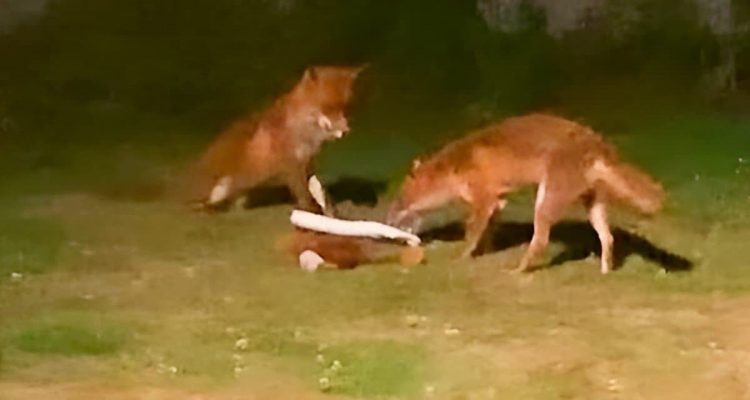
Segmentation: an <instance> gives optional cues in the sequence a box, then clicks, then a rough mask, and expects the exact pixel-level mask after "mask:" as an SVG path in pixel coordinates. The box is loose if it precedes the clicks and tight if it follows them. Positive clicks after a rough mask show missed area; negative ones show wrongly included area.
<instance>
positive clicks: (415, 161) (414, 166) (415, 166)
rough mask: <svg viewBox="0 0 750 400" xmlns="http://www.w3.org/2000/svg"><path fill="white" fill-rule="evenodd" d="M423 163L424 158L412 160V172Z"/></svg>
mask: <svg viewBox="0 0 750 400" xmlns="http://www.w3.org/2000/svg"><path fill="white" fill-rule="evenodd" d="M420 165H422V160H420V159H418V158H415V159H414V161H412V162H411V170H412V172H414V171H416V170H417V168H419V166H420Z"/></svg>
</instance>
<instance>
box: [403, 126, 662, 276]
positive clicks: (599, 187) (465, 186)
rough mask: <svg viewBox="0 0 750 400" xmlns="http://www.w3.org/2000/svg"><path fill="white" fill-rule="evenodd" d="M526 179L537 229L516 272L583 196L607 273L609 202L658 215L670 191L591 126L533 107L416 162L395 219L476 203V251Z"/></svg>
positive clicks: (469, 232)
mask: <svg viewBox="0 0 750 400" xmlns="http://www.w3.org/2000/svg"><path fill="white" fill-rule="evenodd" d="M525 185H537V193H536V204H535V208H534V236H533V238H532V240H531V244H530V245H529V247H528V249H527V250H526V253H525V254H524V256H523V258H522V259H521V262H520V264H519V265H518V268H517V271H525V270H527V269H528V268H529V266H530V265H532V263H533V261H534V259H535V258H536V257H537V256H538V255H539V254H540V253H541V252H542V251H543V250H544V249H545V248H546V246H547V243H548V241H549V233H550V228H551V227H552V225H553V224H554V223H555V222H556V221H557V220H558V219H559V218H560V217H561V216H562V214H563V212H564V211H565V209H566V208H567V207H568V206H570V205H571V204H572V203H574V202H578V201H580V202H582V203H583V205H584V206H585V207H586V209H587V210H588V217H589V221H590V223H591V225H592V226H593V227H594V229H595V230H596V232H597V234H598V236H599V240H600V242H601V246H602V258H601V272H602V273H604V274H606V273H608V272H609V271H610V269H611V267H612V244H613V243H612V242H613V239H612V234H611V232H610V229H609V225H608V223H607V206H608V204H609V203H610V202H611V201H612V200H619V201H620V202H622V203H624V204H627V205H629V206H631V207H633V208H635V209H636V210H638V211H640V212H642V213H644V214H654V213H656V212H658V211H659V210H660V208H661V205H662V202H663V199H664V197H665V194H664V191H663V189H662V187H661V185H660V184H659V183H657V182H656V181H654V180H653V179H652V178H650V177H649V176H648V175H646V174H645V173H643V172H641V171H639V170H638V169H636V168H635V167H633V166H631V165H628V164H626V163H624V162H622V161H620V160H619V159H618V156H617V154H616V151H615V149H614V148H613V147H612V146H610V145H609V144H607V143H605V142H604V140H603V139H602V137H601V136H599V135H598V134H596V133H594V132H593V131H592V129H591V128H589V127H587V126H583V125H580V124H578V123H576V122H573V121H569V120H566V119H563V118H560V117H556V116H551V115H545V114H531V115H526V116H521V117H514V118H509V119H506V120H504V121H502V122H500V123H496V124H493V125H490V126H488V127H486V128H484V129H481V130H479V131H477V132H475V133H473V134H471V135H469V136H467V137H465V138H463V139H460V140H457V141H455V142H453V143H450V144H448V145H447V146H445V147H444V148H443V149H442V150H440V151H438V152H437V153H436V154H434V155H433V156H431V157H430V158H428V159H427V160H426V161H424V162H421V163H420V162H415V166H414V168H413V170H412V172H411V174H410V176H408V177H407V178H406V180H405V182H404V184H403V187H402V189H401V193H400V195H399V198H398V199H397V200H396V201H395V203H394V204H393V205H392V207H391V210H390V211H389V216H388V222H389V223H390V224H394V225H400V226H402V227H403V226H405V225H409V223H410V222H411V223H412V225H414V224H416V223H418V222H419V218H418V214H419V213H422V212H425V211H429V210H432V209H435V208H438V207H441V206H443V205H445V204H447V203H449V202H450V201H453V200H460V201H462V202H464V203H466V204H467V205H468V206H469V208H470V212H469V215H468V217H467V219H466V222H465V223H466V233H465V235H466V236H465V239H466V249H465V251H464V253H463V256H464V257H469V256H471V255H472V253H473V252H474V250H475V249H476V247H477V245H478V243H479V241H480V239H481V237H482V235H483V232H484V231H485V229H486V228H487V225H488V223H489V220H490V219H491V217H492V216H493V214H494V213H495V212H496V211H498V210H502V208H503V207H504V206H505V203H506V200H505V196H506V195H507V194H509V193H511V192H513V191H515V190H517V189H518V188H519V187H522V186H525ZM412 228H414V226H412Z"/></svg>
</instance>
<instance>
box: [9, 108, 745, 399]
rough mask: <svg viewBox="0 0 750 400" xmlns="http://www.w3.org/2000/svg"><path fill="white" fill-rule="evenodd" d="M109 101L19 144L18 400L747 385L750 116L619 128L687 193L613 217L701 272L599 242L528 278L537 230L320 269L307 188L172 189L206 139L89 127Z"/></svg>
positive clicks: (594, 392)
mask: <svg viewBox="0 0 750 400" xmlns="http://www.w3.org/2000/svg"><path fill="white" fill-rule="evenodd" d="M100 118H102V119H103V120H102V121H99V122H97V123H96V124H94V123H90V124H92V125H96V126H95V127H88V128H80V129H82V131H77V132H74V133H72V136H74V137H75V136H79V137H80V138H81V139H80V140H78V139H77V140H76V143H77V144H76V145H75V146H74V147H71V148H70V149H68V148H65V149H56V148H54V147H53V146H43V145H40V144H39V143H34V144H24V143H23V142H21V141H19V142H18V143H15V144H14V146H13V147H12V151H8V152H7V153H6V154H8V157H4V158H3V162H2V168H3V170H4V171H6V172H7V171H13V173H12V174H6V176H7V177H8V180H7V182H6V183H5V184H4V187H3V188H2V189H0V204H2V205H3V207H2V210H0V221H2V224H3V228H4V229H3V232H1V233H0V272H1V273H2V277H1V278H0V321H2V325H0V354H2V361H0V362H1V364H0V368H2V376H0V390H5V391H6V392H7V393H10V396H11V397H10V398H19V396H20V398H23V397H22V396H23V392H18V393H21V394H19V395H17V396H15V397H12V396H13V393H14V392H13V391H14V390H20V389H18V388H19V386H20V387H21V388H24V387H32V386H37V387H42V388H47V389H45V390H49V392H47V393H55V391H56V390H63V389H59V387H60V386H56V385H66V384H68V385H70V384H72V383H73V384H77V385H82V389H81V390H84V392H82V393H84V394H85V393H88V392H85V391H86V390H89V389H87V388H89V386H87V385H92V386H91V389H90V390H94V391H96V390H104V389H102V387H105V388H106V390H110V391H112V394H113V397H115V396H116V395H117V394H118V393H121V391H122V390H126V389H128V390H131V389H132V390H136V391H137V390H141V389H142V390H149V389H147V388H149V387H158V388H161V390H164V391H166V393H167V394H168V393H173V394H174V396H177V397H180V393H182V392H181V391H193V392H200V393H205V394H206V395H210V396H214V397H216V398H219V399H223V398H225V397H226V398H231V397H232V396H233V395H235V394H236V393H238V392H239V393H243V395H247V394H248V393H250V394H256V395H258V397H268V396H271V395H272V394H273V395H275V396H282V397H285V398H317V397H318V396H323V397H326V396H331V397H333V396H339V397H342V398H404V399H410V398H414V399H416V398H423V397H427V396H432V397H434V398H461V397H471V398H492V396H495V398H519V399H562V398H592V399H593V398H605V397H606V396H608V395H610V394H612V393H615V394H620V395H621V396H622V397H624V398H637V397H641V398H664V397H665V396H668V395H669V394H670V393H678V394H682V395H683V398H691V397H690V396H691V395H692V396H694V398H705V397H706V396H713V397H716V398H733V397H732V396H734V395H735V394H736V393H738V392H737V391H738V390H739V389H736V387H738V385H740V384H742V383H746V382H744V381H742V379H744V378H742V377H743V376H744V375H741V373H742V371H746V370H745V369H743V368H745V367H744V366H743V364H742V363H741V360H742V359H741V355H742V354H744V353H743V352H744V351H747V350H748V349H747V348H746V346H745V345H743V343H746V342H744V341H743V339H742V338H746V337H747V335H748V334H750V332H748V331H747V327H746V325H744V324H743V322H742V319H741V318H739V317H738V316H742V315H745V314H744V312H745V311H746V307H747V304H748V303H747V302H748V301H750V300H748V299H749V296H750V274H748V273H747V271H748V266H749V265H748V264H749V262H748V260H750V251H748V248H747V245H746V244H747V243H748V240H750V219H749V218H750V216H748V209H750V207H748V201H749V200H748V197H747V196H748V191H749V190H750V187H749V186H748V185H747V182H748V180H747V179H748V175H747V172H745V170H744V169H742V168H744V167H741V168H740V171H739V173H737V172H736V171H735V169H734V168H736V167H737V165H736V163H737V158H738V157H745V156H744V155H742V152H743V151H747V149H749V148H750V147H746V145H747V144H748V142H747V135H745V134H744V132H747V131H748V130H750V121H747V120H745V119H733V118H728V117H722V116H718V115H694V116H690V117H684V118H681V119H673V120H669V121H666V122H665V121H655V120H644V121H642V122H641V123H640V125H638V126H636V125H635V124H634V125H633V126H631V127H630V128H629V129H627V130H624V131H622V132H614V133H613V134H612V135H610V137H611V139H612V141H614V142H615V143H616V144H617V145H618V146H619V147H620V148H621V149H622V153H623V156H624V157H625V158H627V159H630V160H633V161H634V162H636V163H638V164H639V165H641V166H642V167H643V168H644V169H646V170H648V171H650V172H652V173H653V174H654V175H656V176H657V177H659V178H660V179H662V180H664V182H665V184H666V186H667V189H668V191H669V192H670V200H669V204H668V207H667V209H666V210H665V212H664V213H663V215H660V216H659V217H657V218H655V219H653V220H649V221H645V222H639V221H641V220H640V219H638V218H637V217H634V216H631V215H629V214H626V213H620V212H617V213H616V215H615V216H614V221H613V222H614V223H615V224H616V225H618V226H621V227H623V229H625V230H626V231H630V230H633V229H634V228H633V226H635V225H638V228H637V229H638V231H639V232H640V236H641V237H642V238H643V240H644V241H646V242H647V243H650V246H653V247H655V248H658V249H660V250H663V251H664V252H667V253H669V254H672V255H673V256H680V257H684V258H686V259H688V260H690V261H691V262H692V263H693V269H692V270H690V271H685V272H672V273H663V272H662V269H661V266H660V265H659V264H658V263H657V262H654V261H653V260H650V259H649V258H648V256H649V254H648V253H647V252H646V253H639V252H643V251H644V250H643V249H644V247H643V245H642V244H641V245H640V246H641V247H639V245H638V244H637V243H636V242H631V243H628V242H627V241H621V242H619V243H616V244H615V246H620V248H624V250H626V253H627V256H626V257H625V258H624V262H623V265H622V268H620V269H619V270H617V271H615V272H614V273H612V274H610V275H609V276H601V275H600V274H599V273H598V266H597V260H596V259H595V258H593V259H591V258H589V259H587V258H583V259H573V260H568V261H565V262H563V263H561V264H560V265H555V266H553V267H552V268H548V269H543V270H540V271H537V272H535V273H534V274H533V275H521V276H516V275H511V274H509V273H507V270H508V269H510V268H512V267H513V266H515V264H516V263H517V261H518V257H519V256H520V254H521V251H522V249H521V248H520V247H518V246H511V247H510V248H508V249H503V250H498V251H492V252H490V253H488V254H486V255H484V256H482V257H479V258H476V259H474V260H473V261H471V262H465V261H460V260H456V259H455V256H456V255H457V254H458V252H459V251H460V243H454V242H434V243H432V244H430V245H429V247H428V254H427V255H428V262H427V264H426V265H423V266H419V267H416V268H412V269H403V268H401V267H400V266H398V265H394V264H384V265H372V266H362V267H361V268H358V269H355V270H353V271H341V272H321V273H315V274H309V273H303V272H302V271H300V270H299V268H297V267H296V266H295V260H294V259H293V258H292V257H289V256H287V255H286V254H283V253H280V252H278V251H277V250H276V247H275V246H276V242H277V240H278V238H279V237H280V236H281V235H283V234H285V233H287V232H289V231H290V227H289V225H288V222H287V218H288V212H289V211H290V209H291V208H290V207H289V206H288V205H280V206H272V207H264V208H258V209H253V210H246V211H233V212H230V213H226V214H220V215H199V214H195V213H192V212H190V211H188V210H187V209H185V208H184V207H182V206H181V205H179V204H175V203H174V202H172V200H170V199H168V198H163V197H160V195H159V194H160V191H159V190H158V189H159V187H160V185H161V182H162V180H163V179H164V177H165V176H171V174H173V172H174V171H176V170H178V168H179V166H180V165H182V163H183V162H184V161H185V159H186V158H188V156H189V155H191V154H192V152H194V151H198V149H199V148H200V146H201V143H200V140H198V139H192V141H190V140H186V141H184V142H181V143H180V144H179V146H178V147H179V148H178V149H177V150H175V151H174V152H173V153H172V154H170V153H169V152H165V151H162V150H160V149H162V148H163V146H164V143H165V142H169V141H174V142H179V140H177V139H174V138H176V137H179V135H180V132H181V131H182V132H189V130H187V128H180V126H179V124H173V123H171V122H168V121H166V122H165V121H162V122H158V123H157V122H153V118H154V117H152V116H143V117H141V118H143V119H142V120H138V118H139V117H138V116H137V114H131V113H129V114H128V118H131V119H135V120H134V121H133V122H132V125H131V126H130V127H129V126H127V125H125V126H123V125H122V124H120V125H119V126H117V127H116V128H113V130H112V135H113V136H112V137H113V138H118V140H120V139H121V140H122V142H123V143H127V145H125V144H122V145H111V144H108V143H107V141H105V140H103V139H102V140H101V141H98V140H97V141H86V140H84V139H83V138H85V137H87V136H88V135H89V134H91V132H93V131H96V130H99V129H103V128H104V127H106V126H108V125H109V122H111V123H113V121H119V120H120V117H116V115H110V116H109V117H103V116H100ZM108 118H109V119H108ZM107 121H109V122H107ZM113 125H114V123H113ZM131 129H137V130H138V132H135V131H132V130H131ZM404 129H406V128H404ZM415 129H416V128H415ZM426 130H427V129H425V131H426ZM161 132H167V133H164V134H163V135H164V136H162V133H161ZM717 132H722V134H724V135H726V139H725V140H715V138H717ZM408 133H409V132H408V131H404V132H399V135H401V134H403V135H404V137H413V136H411V135H408ZM415 135H416V134H415ZM417 136H418V135H417ZM414 137H415V136H414ZM173 139H174V140H173ZM350 139H351V140H352V141H351V142H346V143H345V142H342V143H341V145H342V146H347V148H346V152H347V153H353V154H356V153H357V152H358V151H359V146H365V147H367V151H368V152H372V153H373V154H374V153H375V147H377V146H375V145H374V144H373V143H371V142H370V140H369V138H362V139H357V140H354V139H355V136H354V135H353V136H351V137H350V138H348V139H346V140H350ZM336 146H338V145H336ZM422 147H430V145H429V144H427V143H417V142H416V141H415V143H413V147H412V148H410V149H407V150H404V155H402V156H403V157H407V154H406V153H409V152H417V151H419V149H420V148H422ZM68 150H70V152H69V151H68ZM334 150H336V151H334ZM337 151H338V150H337V149H334V148H333V145H331V148H330V153H328V155H327V157H329V158H327V159H326V160H325V162H324V163H323V164H322V165H321V167H320V168H321V173H322V174H325V175H327V176H328V177H329V178H330V177H335V176H337V175H340V174H341V171H347V165H349V163H351V162H352V156H347V157H342V158H338V157H337V156H336V154H337ZM365 153H367V152H365ZM136 155H137V156H136ZM372 158H373V159H375V160H376V162H380V164H377V163H376V164H375V165H372V166H366V167H361V171H362V174H363V175H368V174H372V176H373V177H376V178H380V177H384V176H385V177H394V178H397V177H398V175H399V173H398V170H399V169H400V168H401V166H400V165H397V164H395V165H394V164H391V163H390V162H389V161H388V160H386V159H384V158H383V157H375V156H374V155H373V156H372ZM45 160H48V161H45ZM381 160H382V162H381ZM92 166H97V167H96V168H93V167H92ZM368 171H369V172H368ZM695 173H699V174H700V176H701V178H700V180H698V181H696V180H695V178H694V174H695ZM144 188H145V189H144ZM143 190H145V191H146V193H147V195H145V194H143V193H144V192H143ZM717 196H718V197H717ZM530 201H531V198H530V196H527V195H521V196H518V197H517V198H514V202H513V204H511V205H510V206H509V207H508V210H507V212H506V213H504V215H503V218H502V221H504V222H508V223H509V224H508V225H502V226H501V225H498V226H497V227H496V229H495V231H496V234H498V235H500V234H503V232H501V230H502V229H508V231H506V232H505V234H507V235H511V236H514V235H515V236H523V235H526V233H523V232H524V229H526V228H524V226H527V227H528V225H527V224H528V223H529V222H530V220H529V215H530V211H531V204H530ZM438 219H439V218H438ZM498 222H499V221H498ZM524 224H526V225H524ZM6 227H7V228H6ZM527 233H528V232H527ZM514 239H518V242H519V243H520V242H521V241H522V240H525V239H528V238H525V237H518V238H515V237H514ZM633 240H634V239H633ZM552 241H553V244H552V246H551V247H550V254H549V257H548V259H550V260H551V259H554V258H555V255H557V254H559V253H561V252H565V251H566V249H574V250H576V254H578V253H580V255H582V256H583V257H585V255H586V254H588V252H589V251H593V250H596V241H595V237H594V236H592V235H591V232H590V231H589V230H588V228H587V227H586V226H585V225H575V224H569V225H567V226H563V227H562V229H559V230H556V231H553V235H552ZM634 243H635V244H634ZM19 254H22V255H23V256H22V257H19ZM11 272H17V273H20V274H21V275H20V277H19V276H16V277H14V278H12V277H11V276H10V274H11ZM415 318H416V321H417V322H416V323H414V321H415ZM409 321H412V322H409ZM241 339H244V340H245V341H246V344H245V345H244V346H241V348H240V347H238V341H239V340H241ZM711 343H714V344H711ZM743 346H744V347H743ZM716 349H720V350H721V351H719V350H716ZM319 355H320V356H321V357H322V359H320V357H318V356H319ZM335 360H338V361H339V363H340V367H335V368H332V365H333V362H334V361H335ZM738 376H739V378H738ZM321 378H327V379H328V385H329V386H328V387H324V388H321V384H320V379H321ZM738 379H739V380H740V383H737V380H738ZM613 382H614V383H613ZM3 385H10V386H3ZM66 387H67V388H70V386H66ZM64 390H73V389H64ZM144 393H145V392H144ZM279 393H282V394H281V395H279ZM89 394H90V393H89ZM167 394H165V397H167ZM77 395H78V397H81V396H83V394H81V393H77ZM71 396H72V397H74V398H75V397H76V394H75V393H74V394H71ZM132 396H135V397H138V395H137V394H132V393H131V397H132ZM144 396H145V394H144ZM699 396H703V397H699ZM235 397H236V396H235Z"/></svg>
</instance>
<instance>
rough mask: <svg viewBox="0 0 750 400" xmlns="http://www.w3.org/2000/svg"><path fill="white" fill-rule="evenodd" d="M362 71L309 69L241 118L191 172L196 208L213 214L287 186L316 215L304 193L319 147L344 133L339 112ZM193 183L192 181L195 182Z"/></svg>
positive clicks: (343, 121)
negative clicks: (254, 193) (271, 186)
mask: <svg viewBox="0 0 750 400" xmlns="http://www.w3.org/2000/svg"><path fill="white" fill-rule="evenodd" d="M363 68H364V67H337V66H316V67H310V68H308V69H307V70H306V71H305V73H304V75H303V77H302V79H301V80H300V81H299V82H298V83H297V85H296V86H295V87H294V88H293V89H292V90H291V91H290V92H289V93H287V94H285V95H284V96H282V97H281V98H279V99H278V100H276V102H275V103H274V104H273V105H272V106H271V107H269V108H268V109H266V110H265V111H263V112H262V113H260V114H259V115H255V114H252V115H249V116H247V117H245V118H242V119H240V120H238V121H236V122H234V123H233V124H231V125H230V126H229V127H228V128H227V129H225V130H224V131H223V132H222V133H221V134H220V135H219V137H218V138H216V140H215V141H214V142H213V143H212V144H211V145H210V146H209V147H208V149H207V150H206V152H205V153H204V154H203V156H202V157H201V158H200V160H199V161H198V163H197V165H196V166H195V168H194V170H193V179H194V182H195V183H197V185H195V186H197V187H195V186H194V187H193V188H192V189H193V192H197V193H195V195H197V197H198V198H197V199H196V198H193V199H191V200H193V201H195V202H197V203H198V205H199V208H206V209H215V208H217V207H220V206H221V205H223V204H226V203H227V202H229V201H231V200H232V199H234V198H236V197H238V196H240V195H242V194H244V193H245V192H247V191H249V190H250V189H252V188H254V187H256V186H258V185H261V184H263V183H266V182H268V181H271V180H280V182H281V183H283V184H284V185H286V186H288V187H289V189H290V191H291V193H292V195H293V196H294V197H295V198H296V200H297V203H298V205H299V206H300V207H302V208H304V209H308V210H316V209H317V205H316V203H315V202H314V201H313V199H312V198H311V196H310V193H309V192H308V190H307V180H308V178H309V177H310V175H311V171H310V168H311V164H312V161H313V158H314V157H315V156H316V155H317V154H318V152H319V151H320V148H321V146H322V144H323V142H325V141H328V140H334V139H338V138H341V137H343V136H344V135H345V134H346V133H348V132H349V125H348V121H347V119H346V117H345V115H344V110H345V108H346V106H347V105H348V104H349V102H350V100H351V97H352V87H353V85H354V81H355V80H356V78H357V76H358V75H359V73H360V72H361V71H362V69H363ZM196 178H197V179H196Z"/></svg>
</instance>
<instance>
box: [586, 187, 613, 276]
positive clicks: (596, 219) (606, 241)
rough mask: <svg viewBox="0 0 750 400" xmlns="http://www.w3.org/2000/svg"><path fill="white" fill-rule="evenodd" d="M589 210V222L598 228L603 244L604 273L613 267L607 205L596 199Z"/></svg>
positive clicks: (597, 232)
mask: <svg viewBox="0 0 750 400" xmlns="http://www.w3.org/2000/svg"><path fill="white" fill-rule="evenodd" d="M587 206H588V211H589V222H591V226H593V227H594V230H596V234H597V235H598V236H599V241H600V242H601V244H602V274H606V273H608V272H609V271H610V270H611V269H612V243H613V242H614V239H613V238H612V232H610V230H609V223H607V206H606V204H605V203H604V202H603V201H601V200H600V199H596V198H595V199H594V200H593V201H592V202H591V203H590V204H587Z"/></svg>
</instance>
